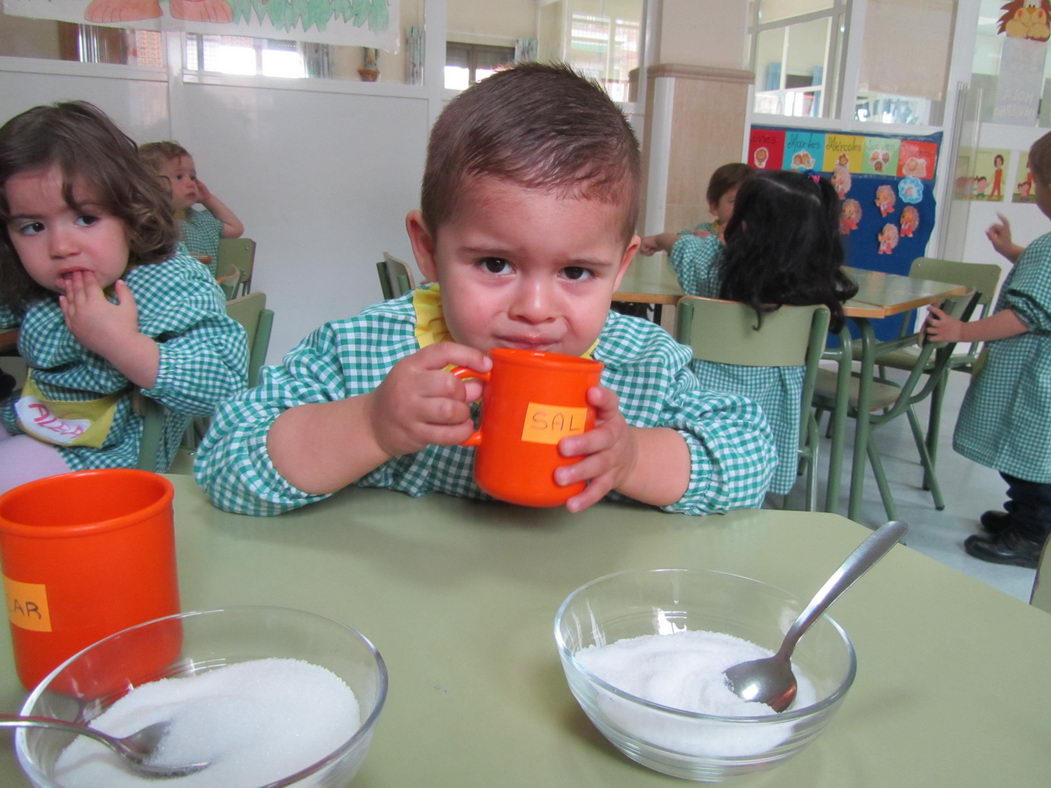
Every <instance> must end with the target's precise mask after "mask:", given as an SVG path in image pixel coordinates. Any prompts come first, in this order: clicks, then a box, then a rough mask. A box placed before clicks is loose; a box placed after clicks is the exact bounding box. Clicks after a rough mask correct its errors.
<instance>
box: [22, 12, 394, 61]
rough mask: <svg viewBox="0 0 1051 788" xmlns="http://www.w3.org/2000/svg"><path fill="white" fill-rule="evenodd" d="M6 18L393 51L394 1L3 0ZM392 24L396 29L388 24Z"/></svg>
mask: <svg viewBox="0 0 1051 788" xmlns="http://www.w3.org/2000/svg"><path fill="white" fill-rule="evenodd" d="M4 13H6V14H11V15H14V16H28V17H36V18H41V19H57V20H59V21H64V22H75V23H80V24H83V23H84V22H89V23H91V24H96V25H105V26H108V27H131V28H136V29H140V30H173V31H185V32H190V33H205V34H209V35H215V34H218V35H236V36H253V37H257V38H279V39H286V40H287V39H292V40H296V41H312V42H316V43H324V44H345V45H357V46H366V47H374V48H380V49H386V50H388V51H394V50H395V49H397V46H398V42H399V38H400V30H399V27H398V24H397V20H398V19H400V18H401V15H400V12H399V9H398V0H166V2H163V3H162V2H160V1H159V0H48V2H46V3H42V2H39V0H5V1H4ZM391 20H395V24H393V25H392V24H391Z"/></svg>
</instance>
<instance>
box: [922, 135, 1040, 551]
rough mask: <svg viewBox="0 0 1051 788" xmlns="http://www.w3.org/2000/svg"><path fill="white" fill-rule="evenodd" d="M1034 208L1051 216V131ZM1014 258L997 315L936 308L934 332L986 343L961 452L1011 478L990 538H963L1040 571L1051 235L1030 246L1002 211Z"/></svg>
mask: <svg viewBox="0 0 1051 788" xmlns="http://www.w3.org/2000/svg"><path fill="white" fill-rule="evenodd" d="M1029 166H1030V169H1031V171H1032V173H1033V183H1034V186H1035V189H1036V204H1037V206H1038V207H1039V208H1040V210H1041V211H1042V212H1043V214H1044V215H1045V216H1047V217H1049V218H1051V133H1049V134H1045V135H1044V136H1043V137H1041V138H1040V139H1039V140H1037V141H1036V142H1035V143H1033V147H1032V148H1031V149H1030V151H1029ZM986 234H987V235H988V236H989V240H990V241H992V244H993V248H995V249H996V251H998V252H1000V253H1001V254H1002V255H1003V256H1004V257H1006V258H1007V259H1008V260H1010V261H1011V262H1013V263H1014V268H1012V269H1011V271H1010V272H1009V273H1008V274H1007V277H1006V278H1005V279H1004V283H1003V286H1002V287H1001V288H1000V298H999V300H998V301H997V304H996V309H995V310H994V313H993V314H992V315H991V316H989V317H987V318H984V319H982V320H975V321H974V322H969V323H965V322H961V321H959V320H956V319H954V318H952V317H949V316H948V315H946V314H945V313H944V312H943V311H941V310H940V309H938V308H937V307H933V306H932V307H930V309H929V311H930V314H929V315H928V317H927V327H926V330H927V336H928V337H930V338H931V339H933V340H935V341H937V342H943V341H946V342H987V343H988V344H987V345H986V346H985V347H986V353H987V357H986V362H985V364H984V366H983V367H982V368H981V369H979V370H978V371H977V372H975V374H974V375H973V377H972V378H971V384H970V386H968V388H967V393H966V394H965V395H964V399H963V404H962V405H961V406H960V416H959V419H958V420H957V422H956V431H955V433H954V435H953V448H954V449H956V451H958V452H959V453H960V454H962V455H963V456H964V457H967V458H968V459H971V460H974V461H975V462H977V463H980V464H981V465H985V466H987V467H989V468H994V469H995V470H997V471H999V472H1000V475H1001V476H1002V477H1003V479H1004V481H1005V482H1007V503H1006V504H1004V509H1006V511H1005V512H998V511H989V512H985V513H984V514H983V515H982V516H981V524H982V526H983V528H984V529H985V530H986V532H987V533H986V534H985V535H977V534H975V535H973V536H969V537H967V539H966V540H965V541H964V549H965V550H966V551H967V552H968V553H969V554H970V555H972V556H974V557H975V558H979V559H981V560H983V561H990V562H992V563H996V564H1011V565H1014V566H1024V567H1029V568H1031V569H1035V568H1036V566H1037V562H1038V561H1039V560H1040V550H1041V547H1042V546H1043V544H1044V542H1046V541H1047V538H1048V534H1049V533H1051V438H1049V437H1048V436H1049V435H1051V233H1048V234H1046V235H1042V236H1041V237H1039V238H1037V239H1036V240H1035V241H1033V242H1032V243H1031V244H1029V246H1028V247H1026V248H1025V249H1023V248H1022V247H1020V246H1018V245H1017V244H1015V243H1013V241H1012V240H1011V226H1010V225H1009V224H1008V222H1007V220H1006V219H1004V217H1003V216H1001V217H1000V223H999V224H994V225H993V226H992V227H990V228H989V230H988V232H987V233H986Z"/></svg>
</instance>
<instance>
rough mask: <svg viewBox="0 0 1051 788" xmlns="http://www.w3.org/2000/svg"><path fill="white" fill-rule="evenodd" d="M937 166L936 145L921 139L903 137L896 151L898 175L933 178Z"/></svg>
mask: <svg viewBox="0 0 1051 788" xmlns="http://www.w3.org/2000/svg"><path fill="white" fill-rule="evenodd" d="M937 166H938V146H937V145H935V144H934V143H932V142H924V141H923V140H915V139H912V140H910V139H905V140H902V141H901V148H900V149H899V151H898V175H899V176H900V177H903V178H933V177H934V170H935V167H937Z"/></svg>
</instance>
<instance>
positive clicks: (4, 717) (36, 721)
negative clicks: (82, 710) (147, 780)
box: [0, 714, 208, 777]
mask: <svg viewBox="0 0 1051 788" xmlns="http://www.w3.org/2000/svg"><path fill="white" fill-rule="evenodd" d="M169 725H171V720H163V721H161V722H155V723H153V724H152V725H147V726H146V727H145V728H143V729H142V730H140V731H136V732H135V733H133V734H131V735H130V736H125V737H123V738H117V737H116V736H110V735H109V734H108V733H103V732H102V731H100V730H96V729H95V728H89V727H88V726H87V725H78V724H76V723H74V722H68V721H66V720H56V719H53V718H51V717H20V716H18V715H17V714H0V728H51V729H53V730H59V731H66V732H67V733H75V734H77V735H78V736H90V737H91V738H92V739H95V740H96V741H100V742H102V743H103V744H105V745H106V746H107V747H109V748H110V749H111V750H113V752H115V753H117V755H119V756H120V757H121V758H123V759H124V760H125V761H127V762H128V766H129V767H130V768H131V770H132V771H133V772H135V773H136V774H141V775H142V776H144V777H183V776H185V775H187V774H193V773H194V772H199V771H200V770H201V769H203V768H204V767H205V766H207V765H208V762H207V761H204V762H198V763H186V764H166V763H154V762H153V757H154V755H155V753H156V751H157V745H158V744H160V741H161V739H163V738H164V734H165V733H167V732H168V726H169Z"/></svg>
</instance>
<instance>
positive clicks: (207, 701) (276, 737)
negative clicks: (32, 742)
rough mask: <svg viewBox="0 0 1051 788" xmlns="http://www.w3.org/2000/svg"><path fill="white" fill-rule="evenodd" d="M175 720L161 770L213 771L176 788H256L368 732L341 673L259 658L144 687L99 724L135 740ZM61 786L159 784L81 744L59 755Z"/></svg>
mask: <svg viewBox="0 0 1051 788" xmlns="http://www.w3.org/2000/svg"><path fill="white" fill-rule="evenodd" d="M169 719H170V720H171V721H172V722H171V727H170V728H169V730H168V734H167V735H166V736H165V738H164V739H163V740H162V742H161V746H160V748H159V750H158V753H157V756H156V757H155V759H154V761H155V762H157V763H193V762H197V761H208V762H209V763H210V765H209V766H208V767H207V768H206V769H204V770H202V771H200V772H197V773H196V774H191V775H187V776H185V777H177V778H172V779H166V780H164V784H165V785H166V786H168V785H170V786H173V788H176V787H178V788H183V787H184V786H210V787H214V786H224V788H237V787H238V786H244V787H245V788H256V786H260V785H264V784H266V783H270V782H275V781H277V780H279V779H281V778H283V777H287V776H288V775H290V774H294V773H295V772H297V771H299V770H300V769H303V768H305V767H307V766H310V765H311V764H313V763H315V762H317V761H319V760H321V759H322V758H324V757H325V756H327V755H328V754H330V753H331V752H332V751H333V750H335V749H337V748H338V747H339V746H340V745H342V744H343V743H344V742H346V741H347V739H349V738H350V737H351V736H353V735H354V733H355V731H357V729H358V727H359V725H360V723H361V714H360V711H359V708H358V701H357V698H355V697H354V693H353V692H352V691H351V689H350V688H349V687H348V686H347V685H346V684H345V683H344V682H343V680H342V679H340V678H339V676H337V675H336V674H335V673H332V672H331V671H329V670H327V669H325V668H322V667H320V666H318V665H314V664H312V663H309V662H304V661H302V660H297V659H258V660H251V661H249V662H240V663H236V664H232V665H227V666H225V667H222V668H217V669H215V670H210V671H207V672H204V673H201V674H198V675H196V676H189V677H184V678H172V679H162V680H160V681H154V682H150V683H149V684H143V685H142V686H140V687H137V688H135V689H134V690H132V691H131V692H130V693H128V694H127V695H126V696H124V697H123V698H121V699H120V700H119V701H117V702H116V703H114V704H113V706H111V707H110V708H109V709H107V710H106V711H105V712H104V713H103V714H101V715H99V716H98V717H96V718H95V719H94V720H92V721H91V725H92V727H95V728H98V729H99V730H102V731H104V732H106V733H110V734H113V735H115V736H127V735H129V734H131V733H134V732H135V731H137V730H139V729H140V728H144V727H146V726H147V725H150V724H152V723H154V722H159V721H161V720H169ZM55 779H56V780H58V781H59V782H60V783H61V784H62V785H68V786H76V788H95V786H98V788H120V787H121V786H126V785H129V786H134V785H156V784H158V783H157V782H155V781H152V780H146V779H143V778H141V777H136V776H135V775H133V774H132V773H130V772H129V771H128V770H127V769H126V767H125V766H124V765H123V763H122V761H121V759H120V758H119V757H118V756H117V755H115V754H114V753H112V752H110V750H108V749H107V748H106V747H105V746H104V745H102V744H100V743H98V742H96V741H93V740H92V739H89V738H87V737H85V736H80V737H77V738H76V739H75V740H74V741H73V742H72V743H71V744H70V745H69V746H68V747H67V748H66V749H65V750H64V751H63V752H62V754H61V755H60V756H59V759H58V762H57V764H56V766H55Z"/></svg>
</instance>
